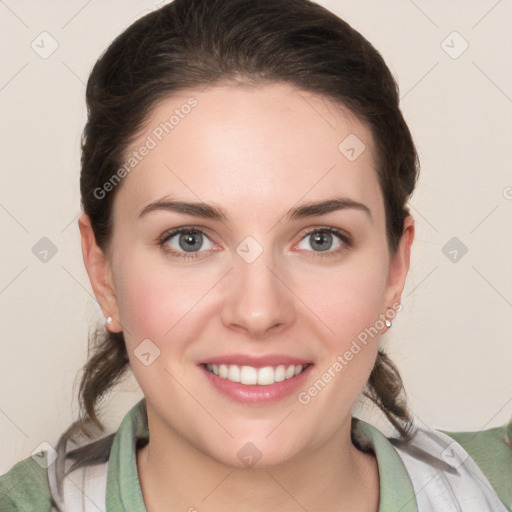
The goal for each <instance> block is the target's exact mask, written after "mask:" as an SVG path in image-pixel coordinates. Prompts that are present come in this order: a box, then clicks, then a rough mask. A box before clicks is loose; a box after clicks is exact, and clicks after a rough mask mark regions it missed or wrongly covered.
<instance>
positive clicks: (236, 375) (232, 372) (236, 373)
mask: <svg viewBox="0 0 512 512" xmlns="http://www.w3.org/2000/svg"><path fill="white" fill-rule="evenodd" d="M228 379H229V380H230V381H232V382H240V368H239V367H238V366H237V365H236V364H230V365H229V372H228Z"/></svg>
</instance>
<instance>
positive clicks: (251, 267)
mask: <svg viewBox="0 0 512 512" xmlns="http://www.w3.org/2000/svg"><path fill="white" fill-rule="evenodd" d="M224 293H225V296H224V301H223V305H222V312H221V318H222V322H223V324H224V325H225V326H226V327H228V328H230V329H232V330H237V331H239V332H241V333H244V334H246V335H247V336H248V337H250V338H254V339H265V338H266V337H268V336H274V335H275V334H277V333H279V332H282V331H283V330H285V329H286V328H288V327H289V326H290V325H292V323H293V322H294V320H295V315H296V312H295V307H294V295H293V293H291V291H290V290H289V288H288V287H287V285H286V277H285V275H282V273H280V272H279V270H278V269H277V268H276V267H275V265H274V263H273V258H272V255H271V251H263V253H262V254H261V255H260V256H259V257H258V258H257V259H256V261H253V262H252V263H248V262H246V261H244V260H243V259H242V258H239V257H238V256H237V257H236V260H235V263H234V268H233V270H232V271H231V272H230V273H229V279H228V280H227V282H226V283H225V292H224Z"/></svg>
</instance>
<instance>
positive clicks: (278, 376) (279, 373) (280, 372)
mask: <svg viewBox="0 0 512 512" xmlns="http://www.w3.org/2000/svg"><path fill="white" fill-rule="evenodd" d="M274 379H275V381H276V382H283V380H284V379H286V369H285V367H284V364H280V365H279V366H278V367H277V368H276V371H275V377H274Z"/></svg>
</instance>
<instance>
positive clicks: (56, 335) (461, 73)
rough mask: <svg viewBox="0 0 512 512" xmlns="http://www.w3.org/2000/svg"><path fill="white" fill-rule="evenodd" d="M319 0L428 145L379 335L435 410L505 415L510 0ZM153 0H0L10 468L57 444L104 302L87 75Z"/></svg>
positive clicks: (511, 276)
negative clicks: (360, 40) (82, 179)
mask: <svg viewBox="0 0 512 512" xmlns="http://www.w3.org/2000/svg"><path fill="white" fill-rule="evenodd" d="M320 3H322V4H323V5H325V6H327V7H329V8H331V9H332V10H334V11H335V12H337V13H338V14H339V15H340V16H341V17H343V18H344V19H345V20H346V21H348V22H349V23H350V24H351V25H353V26H354V27H355V28H356V29H358V30H359V31H360V32H361V33H362V34H363V35H364V36H365V37H366V38H367V39H369V40H370V41H371V42H372V43H373V44H374V45H375V47H376V48H377V49H378V50H379V51H380V52H381V53H382V55H383V56H384V58H385V59H386V61H387V63H388V65H389V67H390V68H391V70H392V72H393V73H394V74H395V76H396V78H397V80H398V83H399V85H400V88H401V97H402V109H403V111H404V114H405V117H406V119H407V121H408V123H409V126H410V128H411V131H412V133H413V136H414V138H415V141H416V144H417V147H418V150H419V153H420V158H421V164H422V171H421V178H420V183H419V187H418V190H417V192H416V194H415V195H414V197H413V199H412V200H411V209H412V213H413V214H414V216H415V218H416V226H417V234H416V240H415V243H414V250H413V261H412V268H411V272H410V275H409V280H408V284H407V287H406V290H405V292H404V295H403V304H404V308H405V309H404V311H403V312H402V313H400V314H399V316H398V317H397V319H396V321H395V323H394V325H393V328H392V330H391V331H390V333H389V334H388V335H387V336H386V345H387V347H388V349H389V352H390V353H391V355H392V357H393V359H394V360H395V361H396V363H397V364H398V365H399V368H400V370H401V372H402V375H403V378H404V381H405V384H406V389H407V391H408V395H409V401H410V405H411V407H412V409H413V411H414V412H415V414H416V415H417V417H418V421H419V422H424V423H427V424H429V425H432V426H434V427H443V428H446V429H454V430H479V429H482V428H489V427H491V426H497V425H500V424H503V423H504V422H505V421H506V420H508V418H510V417H511V416H512V379H511V374H512V343H511V322H510V320H511V312H512V238H511V236H510V235H511V224H512V222H511V219H512V175H511V173H510V169H511V164H512V155H511V146H512V145H511V140H512V122H511V110H512V99H511V98H512V68H511V66H510V62H511V55H510V54H511V51H512V45H511V40H510V39H511V37H510V21H509V20H510V19H512V5H511V2H509V1H506V0H504V1H496V0H489V1H484V0H478V1H476V0H473V1H466V2H458V1H457V2H456V1H453V0H452V1H449V2H446V1H441V0H439V1H428V2H427V1H425V0H423V1H420V0H416V1H415V2H413V1H408V0H395V1H382V0H380V1H377V0H373V1H368V0H365V1H364V2H362V1H361V2H354V1H348V0H330V1H323V2H320ZM155 7H156V4H155V2H151V1H149V0H148V1H143V0H137V1H134V0H129V1H128V0H122V1H121V0H108V1H103V2H100V1H98V0H92V1H89V2H87V1H84V0H73V1H66V2H64V1H63V0H61V1H56V0H53V1H49V0H47V1H45V2H36V1H34V0H32V1H24V0H5V1H2V2H0V20H1V21H0V34H1V36H0V37H1V38H2V49H3V56H2V62H3V64H2V67H1V69H0V109H1V110H0V115H1V119H2V123H1V133H0V140H1V143H2V153H1V159H2V160H1V161H2V165H1V184H0V222H1V224H0V225H1V237H2V238H1V239H2V244H1V247H2V252H1V261H0V308H1V318H0V325H1V326H2V338H1V348H2V350H1V358H0V473H3V472H5V471H7V470H8V469H9V468H10V466H11V465H12V464H13V463H15V462H16V461H18V460H20V459H22V458H25V457H27V456H29V455H30V453H31V452H32V451H33V450H34V449H35V448H36V447H37V446H38V445H39V444H40V443H41V442H43V441H47V442H49V443H54V442H55V441H56V439H57V438H58V435H59V434H60V433H61V432H62V430H63V429H64V428H66V427H67V426H68V425H69V423H70V422H71V420H72V415H73V411H75V410H76V404H75V400H74V394H73V389H72V386H73V381H74V378H75V375H76V374H77V372H78V371H79V369H80V367H81V366H82V365H83V364H84V362H85V360H86V355H87V332H88V328H89V326H90V325H91V323H92V322H93V321H95V319H97V314H98V311H97V308H96V306H95V302H94V300H93V297H92V295H91V290H90V286H89V283H88V279H87V275H86V273H85V270H84V268H83V263H82V257H81V252H80V244H79V233H78V228H77V216H78V214H79V190H78V178H79V141H80V133H81V130H82V127H83V124H84V121H85V113H86V112H85V106H84V91H85V82H86V80H87V77H88V73H89V72H90V70H91V67H92V65H93V63H94V61H95V60H96V58H97V57H98V56H99V55H100V53H101V52H102V51H103V50H104V48H105V47H106V46H107V44H108V43H109V42H110V41H111V40H112V39H113V38H114V37H115V36H116V35H117V34H118V33H119V32H120V31H121V30H122V29H123V28H124V27H126V26H127V25H128V24H130V23H131V22H132V21H133V20H135V19H136V18H137V17H139V16H140V15H141V14H142V13H143V12H144V11H146V10H150V9H152V8H155ZM454 31H457V32H458V33H459V34H460V36H461V37H462V38H463V39H461V38H460V37H459V36H457V35H453V34H452V33H453V32H454ZM42 32H48V33H49V34H50V35H42V36H41V35H40V34H41V33H42ZM43 38H44V39H43ZM42 40H43V42H41V41H42ZM52 40H55V41H56V43H52ZM33 41H34V43H33V45H34V47H35V48H37V51H38V52H39V53H37V52H36V51H35V50H34V49H33V48H32V47H31V44H32V42H33ZM443 41H445V42H444V43H443ZM464 41H466V42H467V43H468V44H469V47H468V49H467V50H466V51H465V52H464V53H462V54H461V55H458V53H459V52H460V51H461V50H462V49H463V45H464V44H465V43H464ZM52 44H58V48H57V49H56V51H55V52H54V53H53V54H51V55H50V56H48V57H47V58H46V59H43V58H42V57H41V56H40V53H41V52H43V51H49V50H51V48H52V46H51V45H52ZM447 52H449V53H451V54H452V56H450V55H449V53H447ZM454 56H457V58H453V57H454ZM42 237H47V238H49V239H50V240H51V242H52V243H53V244H54V245H55V247H56V249H57V253H56V254H55V255H54V256H53V257H51V258H50V257H48V261H47V262H46V263H45V262H42V261H40V260H39V259H38V258H37V257H36V255H35V254H34V253H33V252H32V248H33V247H34V246H35V244H36V243H38V241H39V240H40V239H41V238H42ZM452 237H457V238H458V239H459V241H460V243H463V244H464V245H465V246H466V247H467V250H468V252H467V254H465V255H464V256H463V257H460V252H459V253H458V254H459V258H460V259H459V260H458V261H456V262H453V261H450V259H449V258H448V257H447V256H445V254H444V253H443V247H444V246H445V244H446V243H447V242H448V241H449V240H450V239H451V238H452ZM449 249H450V248H449ZM450 250H451V249H450ZM36 252H37V251H36ZM445 252H448V251H447V250H445ZM452 255H453V253H452ZM140 397H141V395H140V393H139V391H138V390H137V385H136V383H135V381H133V380H128V381H127V383H126V384H125V385H124V386H123V389H122V390H120V391H118V392H117V393H115V394H114V395H112V396H111V397H110V399H109V405H110V406H111V411H112V413H111V414H110V416H109V421H108V425H109V426H110V428H115V427H116V426H117V424H118V422H119V420H120V419H121V417H122V416H123V415H124V413H125V412H126V410H127V409H128V408H129V407H130V406H131V405H132V404H134V403H135V402H136V401H137V400H138V399H139V398H140ZM366 414H370V413H369V412H367V413H366Z"/></svg>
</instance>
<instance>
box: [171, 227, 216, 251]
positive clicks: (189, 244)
mask: <svg viewBox="0 0 512 512" xmlns="http://www.w3.org/2000/svg"><path fill="white" fill-rule="evenodd" d="M165 243H166V245H168V246H170V247H171V248H172V249H174V250H175V251H177V252H181V251H185V252H198V251H200V250H201V249H203V250H204V249H206V250H208V249H211V247H212V243H211V241H210V240H209V239H208V237H206V236H205V235H203V233H201V232H200V231H187V232H184V233H176V234H175V235H171V236H170V237H169V238H168V239H167V241H166V242H165ZM208 244H210V245H208ZM205 245H206V247H205Z"/></svg>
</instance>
